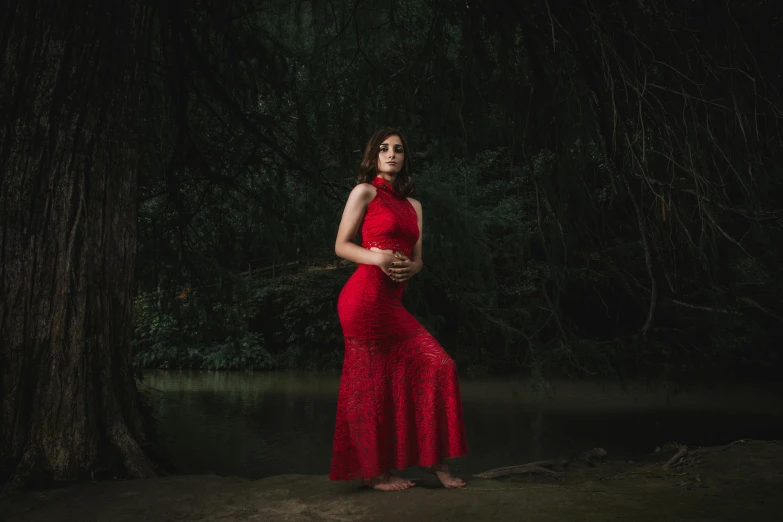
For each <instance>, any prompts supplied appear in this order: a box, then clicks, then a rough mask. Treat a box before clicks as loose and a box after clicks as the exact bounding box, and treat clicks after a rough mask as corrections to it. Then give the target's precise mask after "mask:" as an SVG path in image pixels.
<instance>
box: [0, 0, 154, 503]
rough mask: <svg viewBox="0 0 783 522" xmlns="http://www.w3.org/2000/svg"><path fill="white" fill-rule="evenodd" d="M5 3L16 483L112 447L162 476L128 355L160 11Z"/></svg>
mask: <svg viewBox="0 0 783 522" xmlns="http://www.w3.org/2000/svg"><path fill="white" fill-rule="evenodd" d="M0 10H2V12H3V17H4V20H3V21H2V22H0V60H1V61H0V227H1V228H0V343H1V344H0V397H1V398H2V404H1V405H0V408H1V411H0V413H1V415H0V458H2V461H4V462H5V463H6V466H5V467H6V469H5V470H4V471H5V472H6V473H9V472H10V478H9V479H8V482H7V483H6V485H5V489H6V491H7V490H8V489H13V488H17V487H20V486H23V485H24V484H25V483H26V482H27V480H28V478H29V477H31V476H32V475H33V473H35V475H36V476H38V477H41V476H44V477H49V478H52V479H54V480H59V481H61V480H74V479H79V478H83V477H85V476H89V475H90V474H91V473H93V472H95V471H96V470H98V469H103V468H106V467H107V465H106V463H107V462H108V461H107V459H111V457H112V456H113V455H117V456H120V455H121V456H122V459H121V461H119V459H118V463H119V462H122V464H120V465H119V467H122V468H124V470H122V471H124V473H125V474H126V475H129V476H133V477H146V476H153V475H154V474H155V472H154V469H153V466H152V465H151V463H150V462H149V460H148V459H147V457H146V456H145V454H144V452H143V451H142V449H141V448H142V446H141V444H142V443H143V441H144V437H145V431H144V426H143V423H142V416H141V413H140V409H139V406H140V405H139V402H138V394H137V390H136V384H135V380H134V377H133V372H132V368H131V348H130V333H131V328H132V297H133V294H132V288H133V287H132V278H133V264H134V256H135V249H136V169H137V164H138V161H137V160H138V158H137V151H136V146H135V140H134V139H133V138H132V135H133V132H132V131H133V129H131V128H130V127H131V125H130V124H131V123H132V122H134V121H135V120H136V116H137V115H136V112H137V108H138V106H139V89H140V84H139V74H140V65H141V63H142V62H141V60H142V58H143V57H142V56H141V53H140V49H143V48H144V47H143V45H141V43H142V42H144V39H145V38H147V37H149V24H148V23H147V21H146V20H147V17H146V15H145V12H144V9H143V8H142V5H141V2H140V1H139V0H117V1H116V2H103V1H99V0H93V1H91V0H71V1H68V2H58V1H55V0H19V1H15V0H2V7H0ZM2 461H0V462H2ZM108 467H111V465H109V466H108ZM0 468H2V465H0ZM2 471H3V470H0V472H2ZM4 474H5V473H4ZM5 476H6V477H9V475H5ZM2 478H4V477H3V476H0V481H2Z"/></svg>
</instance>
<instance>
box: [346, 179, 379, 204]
mask: <svg viewBox="0 0 783 522" xmlns="http://www.w3.org/2000/svg"><path fill="white" fill-rule="evenodd" d="M376 190H377V189H376V188H375V187H373V186H372V185H370V184H369V183H359V184H358V185H356V186H355V187H354V188H353V189H351V193H350V194H349V195H348V199H351V200H355V201H362V202H364V203H369V202H370V201H371V200H372V199H373V198H374V197H375V192H376Z"/></svg>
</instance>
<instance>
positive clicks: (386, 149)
mask: <svg viewBox="0 0 783 522" xmlns="http://www.w3.org/2000/svg"><path fill="white" fill-rule="evenodd" d="M404 161H405V151H404V150H403V148H402V140H400V137H399V136H389V137H388V138H386V139H385V140H383V143H381V146H380V147H378V173H379V174H380V173H386V174H397V173H398V172H399V171H400V170H402V164H403V162H404Z"/></svg>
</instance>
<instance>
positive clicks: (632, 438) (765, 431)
mask: <svg viewBox="0 0 783 522" xmlns="http://www.w3.org/2000/svg"><path fill="white" fill-rule="evenodd" d="M460 384H461V387H462V400H463V408H464V413H465V423H466V429H467V436H468V447H469V451H470V454H469V455H468V456H466V457H464V458H461V459H458V460H456V461H454V462H453V463H452V468H453V469H454V470H456V471H458V472H461V473H480V472H482V471H486V470H488V469H491V468H496V467H500V466H508V465H512V464H523V463H525V462H530V461H533V460H542V459H549V458H556V457H560V456H566V457H568V456H576V455H578V454H580V453H581V452H582V451H584V450H587V449H590V448H593V447H602V448H604V449H606V450H607V451H608V452H609V455H610V456H611V457H613V458H622V459H634V458H638V457H640V456H642V455H644V454H647V453H650V452H651V451H653V450H654V448H655V447H656V446H657V445H661V444H663V443H665V442H669V441H678V442H680V443H683V444H688V445H713V444H725V443H729V442H731V441H734V440H737V439H740V438H753V439H781V438H783V400H781V399H783V388H782V387H781V386H780V385H772V384H758V383H756V384H753V385H744V386H733V387H731V388H728V387H726V388H720V389H708V388H703V387H693V388H687V389H685V388H682V387H681V386H678V385H672V384H658V385H646V384H637V385H630V386H626V387H625V388H622V387H621V386H620V385H619V384H618V383H614V382H607V383H600V382H557V381H555V382H552V383H551V385H552V388H551V389H550V390H549V391H548V392H546V393H545V392H539V393H536V392H534V391H533V387H532V386H531V383H530V382H529V381H524V380H515V379H496V378H489V379H486V378H485V379H468V378H463V379H461V381H460ZM338 387H339V377H337V376H324V375H312V374H299V373H293V372H277V373H254V374H250V373H247V374H246V373H220V372H165V371H153V372H148V373H147V374H146V375H145V378H144V383H143V384H141V390H142V391H143V392H144V393H145V395H147V396H148V397H149V399H150V401H151V403H152V405H153V410H154V412H155V414H156V416H157V417H158V419H159V431H160V436H161V443H162V445H163V447H164V449H165V451H166V453H167V455H168V457H169V458H170V459H171V460H172V461H173V463H174V464H175V466H176V468H177V471H179V472H182V473H217V474H219V475H239V476H245V477H251V478H259V477H265V476H270V475H277V474H282V473H305V474H322V475H326V474H328V472H329V462H330V458H331V449H332V434H333V430H334V415H335V408H336V404H337V390H338Z"/></svg>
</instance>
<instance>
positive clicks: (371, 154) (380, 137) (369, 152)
mask: <svg viewBox="0 0 783 522" xmlns="http://www.w3.org/2000/svg"><path fill="white" fill-rule="evenodd" d="M389 136H399V138H400V141H401V142H402V150H403V153H404V159H403V161H402V169H400V171H399V172H398V173H397V176H396V177H395V178H394V184H393V186H394V190H396V191H397V192H399V193H400V194H401V195H402V196H406V197H407V196H410V195H411V194H412V193H413V189H414V188H416V184H415V183H414V182H413V178H412V177H411V151H410V150H409V149H408V142H407V141H406V140H405V135H404V134H403V133H402V132H400V130H399V129H391V128H385V129H378V130H377V131H375V133H374V134H373V135H372V137H370V141H368V142H367V146H366V147H365V148H364V155H363V156H362V162H361V164H359V176H358V177H357V180H356V182H357V183H372V180H373V179H375V176H377V175H378V154H379V153H380V150H381V144H382V143H383V142H384V141H386V138H388V137H389Z"/></svg>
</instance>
